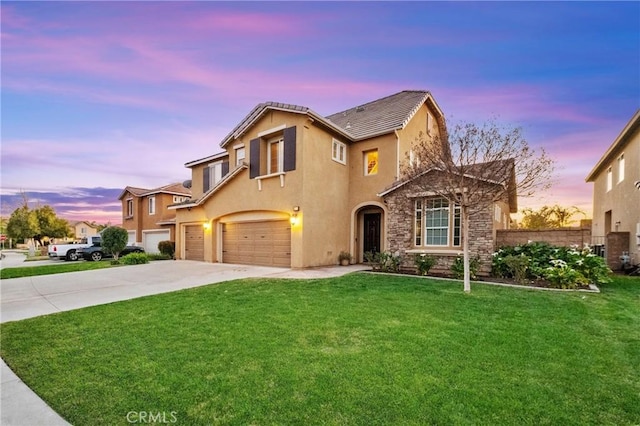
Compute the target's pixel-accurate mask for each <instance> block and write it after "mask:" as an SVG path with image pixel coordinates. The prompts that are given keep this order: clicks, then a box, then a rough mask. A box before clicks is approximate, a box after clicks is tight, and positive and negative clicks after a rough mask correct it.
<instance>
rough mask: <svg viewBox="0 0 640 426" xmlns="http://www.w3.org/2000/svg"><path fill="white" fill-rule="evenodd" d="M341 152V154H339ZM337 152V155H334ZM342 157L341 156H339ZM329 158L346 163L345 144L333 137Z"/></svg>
mask: <svg viewBox="0 0 640 426" xmlns="http://www.w3.org/2000/svg"><path fill="white" fill-rule="evenodd" d="M341 153H342V155H340V154H341ZM334 154H337V155H334ZM340 157H342V158H340ZM331 159H332V160H333V161H335V162H336V163H340V164H344V165H346V164H347V144H345V143H344V142H340V141H339V140H337V139H333V140H332V142H331Z"/></svg>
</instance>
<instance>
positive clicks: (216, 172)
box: [209, 162, 222, 188]
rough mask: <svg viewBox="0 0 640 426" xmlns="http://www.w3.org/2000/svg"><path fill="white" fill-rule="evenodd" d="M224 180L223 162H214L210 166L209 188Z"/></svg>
mask: <svg viewBox="0 0 640 426" xmlns="http://www.w3.org/2000/svg"><path fill="white" fill-rule="evenodd" d="M221 180H222V162H218V163H213V164H211V165H210V166H209V188H213V187H214V186H215V184H217V183H218V182H220V181H221Z"/></svg>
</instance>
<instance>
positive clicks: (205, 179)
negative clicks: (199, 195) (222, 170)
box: [202, 166, 211, 192]
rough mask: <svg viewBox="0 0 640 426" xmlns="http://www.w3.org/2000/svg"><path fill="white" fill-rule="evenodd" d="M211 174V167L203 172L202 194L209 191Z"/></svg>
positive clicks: (206, 167)
mask: <svg viewBox="0 0 640 426" xmlns="http://www.w3.org/2000/svg"><path fill="white" fill-rule="evenodd" d="M210 172H211V168H210V167H209V166H205V168H204V170H203V171H202V192H207V191H208V190H209V173H210Z"/></svg>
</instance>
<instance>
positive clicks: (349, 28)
mask: <svg viewBox="0 0 640 426" xmlns="http://www.w3.org/2000/svg"><path fill="white" fill-rule="evenodd" d="M0 8H1V19H2V21H1V24H2V27H1V28H2V45H1V46H2V47H1V48H2V51H1V54H2V64H1V65H2V71H1V72H2V75H1V77H2V80H1V86H2V123H1V125H2V133H1V137H2V148H1V155H2V157H1V166H2V171H1V175H0V178H1V181H0V188H1V191H0V201H1V203H2V206H1V208H2V210H1V213H2V215H3V216H5V217H6V216H9V215H10V213H11V212H12V211H13V210H14V209H15V208H16V207H17V206H18V205H19V204H20V202H21V200H22V196H21V194H22V193H26V194H27V196H28V198H29V202H30V205H31V206H32V207H36V206H37V205H44V204H49V205H51V206H52V207H53V208H54V209H55V210H56V212H57V213H58V215H59V216H62V217H64V218H66V219H69V220H87V221H93V220H95V221H97V222H98V223H107V222H111V223H112V224H118V223H121V205H120V202H119V201H118V199H117V198H118V195H119V194H120V193H121V192H122V190H123V189H124V187H125V186H127V185H130V186H137V187H143V188H156V187H160V186H163V185H166V184H169V183H173V182H181V181H184V180H186V179H189V178H190V177H191V176H190V174H189V170H188V169H186V168H185V167H184V164H185V163H186V162H189V161H192V160H195V159H198V158H202V157H206V156H208V155H211V154H214V153H217V152H219V151H220V148H219V143H220V141H221V140H222V139H223V138H224V136H226V134H227V133H228V132H229V131H230V130H231V129H232V128H233V127H234V126H235V125H236V124H237V123H238V122H239V121H240V120H241V119H242V118H243V117H244V116H245V115H246V114H247V113H248V112H249V111H250V110H251V109H252V108H253V107H254V106H255V105H256V104H257V103H260V102H265V101H277V102H285V103H292V104H298V105H303V106H307V107H310V108H311V109H313V110H314V111H316V112H318V113H319V114H322V115H329V114H332V113H335V112H339V111H342V110H344V109H346V108H350V107H353V106H356V105H359V104H362V103H365V102H368V101H371V100H374V99H377V98H380V97H384V96H387V95H390V94H393V93H395V92H398V91H401V90H429V91H430V92H431V93H432V94H433V96H434V97H435V99H436V101H437V102H438V103H439V105H440V107H441V108H442V109H443V111H444V113H445V115H446V117H447V120H448V121H449V122H457V121H474V122H483V121H486V120H487V119H489V118H491V117H493V116H496V117H498V121H499V122H501V123H504V124H507V125H510V126H518V127H522V129H523V132H524V136H525V138H526V139H527V140H528V142H529V144H530V145H532V146H533V147H544V148H545V149H546V150H547V152H548V153H549V154H550V155H551V156H552V157H553V158H554V159H555V160H556V162H557V168H558V170H557V172H556V177H555V181H554V185H553V187H552V190H551V191H549V192H547V193H545V194H539V195H540V196H539V197H537V198H534V199H521V200H520V201H519V204H520V207H525V206H532V207H539V206H541V205H543V204H555V203H558V204H561V205H563V206H577V207H580V208H581V209H583V210H585V211H587V212H588V213H589V214H590V210H591V197H592V195H591V194H592V193H591V191H592V184H587V183H585V182H584V179H585V177H586V176H587V174H588V173H589V172H590V171H591V169H592V167H593V166H594V165H595V163H596V162H597V161H598V159H599V158H600V156H601V155H602V154H603V153H604V151H605V150H606V149H607V148H608V147H609V145H610V144H611V143H612V142H613V141H614V139H615V138H616V136H617V135H618V134H619V133H620V131H621V130H622V128H623V127H624V125H625V124H626V123H627V122H628V121H629V119H630V118H631V117H632V115H633V114H634V113H635V111H636V110H637V109H638V108H639V107H640V2H602V3H600V2H537V3H527V2H402V3H391V2H373V3H363V2H353V3H351V2H349V3H347V2H321V3H316V2H313V3H306V2H283V3H280V2H256V3H254V2H239V3H227V2H11V1H2V3H1V5H0Z"/></svg>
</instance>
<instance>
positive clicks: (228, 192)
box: [170, 91, 508, 268]
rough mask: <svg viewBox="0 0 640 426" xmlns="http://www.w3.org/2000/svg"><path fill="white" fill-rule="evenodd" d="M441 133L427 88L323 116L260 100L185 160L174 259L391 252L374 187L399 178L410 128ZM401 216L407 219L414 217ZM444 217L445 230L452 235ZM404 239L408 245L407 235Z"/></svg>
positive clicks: (289, 261) (439, 115)
mask: <svg viewBox="0 0 640 426" xmlns="http://www.w3.org/2000/svg"><path fill="white" fill-rule="evenodd" d="M445 132H446V129H445V120H444V115H443V112H442V111H441V109H440V107H439V106H438V104H437V103H436V101H435V100H434V98H433V96H432V95H431V93H429V92H427V91H403V92H399V93H396V94H393V95H391V96H388V97H385V98H382V99H378V100H374V101H372V102H369V103H365V104H363V105H359V106H356V107H353V108H350V109H348V110H345V111H341V112H338V113H336V114H332V115H329V116H326V117H323V116H321V115H319V114H318V113H316V112H315V111H313V110H312V109H310V108H308V107H302V106H298V105H290V104H282V103H276V102H266V103H261V104H259V105H257V106H256V107H255V108H254V109H253V110H252V111H251V112H249V114H248V115H247V116H246V117H244V118H243V119H242V120H241V121H240V122H239V123H238V124H237V126H236V127H235V128H234V129H233V130H232V131H231V132H230V133H229V134H228V135H227V136H226V137H225V138H224V139H223V140H222V142H221V143H220V146H221V148H222V149H223V150H224V151H223V152H221V153H219V154H215V155H211V156H208V157H204V158H201V159H198V160H194V161H190V162H188V163H186V165H185V166H186V167H187V168H189V169H191V172H192V188H191V190H192V199H190V200H189V201H187V202H184V203H181V204H177V205H174V206H171V207H170V208H171V209H175V210H176V212H177V214H176V256H177V257H178V258H181V259H191V260H202V261H207V262H225V263H240V264H257V265H274V266H285V267H293V268H304V267H313V266H321V265H334V264H336V263H337V257H338V254H339V253H340V252H341V251H347V252H349V253H350V254H351V255H352V256H353V260H354V261H355V262H362V261H363V258H364V253H365V252H368V251H383V250H394V249H395V248H394V247H391V246H390V243H389V241H390V240H389V238H388V236H389V234H390V226H393V224H392V223H390V222H389V217H390V212H389V208H388V206H387V204H386V203H385V199H384V198H383V197H382V194H381V193H382V192H383V191H384V190H385V188H388V187H389V186H390V185H391V184H392V183H394V182H396V181H398V179H399V178H400V170H401V165H402V163H403V162H404V161H405V159H406V158H407V154H408V153H409V151H410V149H411V144H412V142H414V141H415V140H416V138H417V137H418V135H420V134H421V133H422V134H426V135H428V137H431V138H435V137H436V136H444V135H445ZM452 211H453V209H452ZM507 211H508V210H507ZM452 214H453V213H452ZM406 220H407V221H409V222H410V223H412V224H414V225H415V224H416V221H415V218H414V217H413V216H412V217H407V218H406ZM453 222H454V221H453V220H452V222H451V223H452V224H451V226H450V227H449V228H447V230H446V232H449V233H453V232H454V226H453ZM507 222H508V221H507ZM412 226H413V225H412ZM416 226H423V225H421V224H420V225H416ZM489 226H491V225H489ZM439 232H444V231H443V229H440V230H439ZM489 234H491V229H489ZM394 235H395V234H394ZM406 238H407V239H408V240H410V241H414V242H415V239H414V237H413V234H412V235H407V236H406ZM396 239H397V237H396ZM443 241H444V243H445V244H446V248H447V249H450V250H453V251H456V252H459V251H460V248H459V246H457V244H459V242H460V241H459V238H458V239H457V240H455V239H454V238H453V237H452V238H450V239H449V238H447V239H446V240H442V239H440V240H438V241H437V244H441V243H442V242H443ZM490 243H491V244H492V241H491V242H490ZM425 244H426V240H425Z"/></svg>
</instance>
